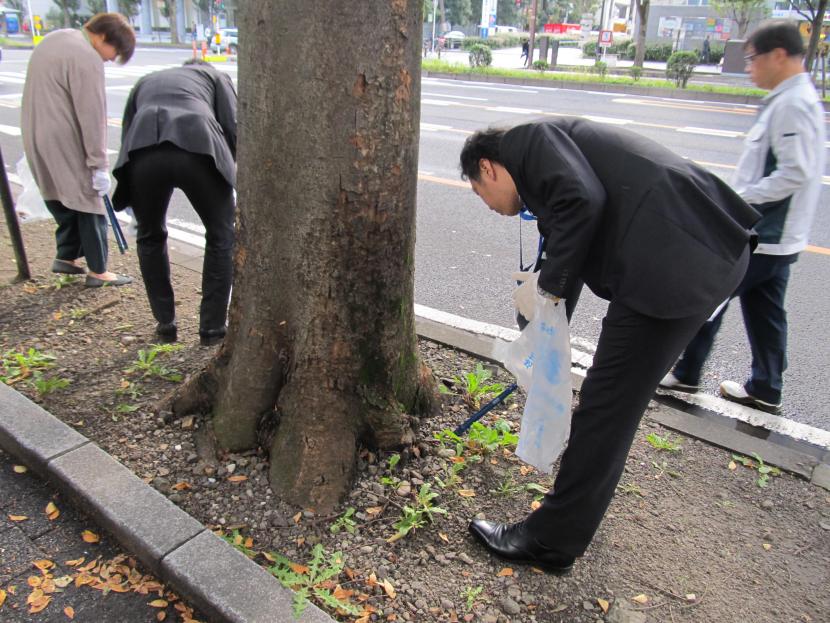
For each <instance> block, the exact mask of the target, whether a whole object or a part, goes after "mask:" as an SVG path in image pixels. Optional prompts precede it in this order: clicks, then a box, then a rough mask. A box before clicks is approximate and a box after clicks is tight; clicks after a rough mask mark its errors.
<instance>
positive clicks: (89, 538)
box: [81, 530, 101, 543]
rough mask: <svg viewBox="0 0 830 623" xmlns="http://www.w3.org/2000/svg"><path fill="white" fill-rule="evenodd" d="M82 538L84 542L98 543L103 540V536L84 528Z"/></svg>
mask: <svg viewBox="0 0 830 623" xmlns="http://www.w3.org/2000/svg"><path fill="white" fill-rule="evenodd" d="M81 538H82V539H83V540H84V543H97V542H98V541H100V540H101V538H100V537H99V536H98V535H97V534H95V533H94V532H92V531H90V530H84V531H83V532H82V533H81Z"/></svg>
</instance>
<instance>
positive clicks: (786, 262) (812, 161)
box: [660, 22, 826, 413]
mask: <svg viewBox="0 0 830 623" xmlns="http://www.w3.org/2000/svg"><path fill="white" fill-rule="evenodd" d="M744 51H745V52H746V56H745V57H744V59H745V61H746V66H747V70H748V72H749V75H750V77H751V79H752V81H753V82H754V83H755V84H756V85H758V86H759V87H761V88H762V89H769V91H770V92H769V93H768V94H767V95H766V97H764V99H763V101H762V105H761V109H760V111H759V114H758V118H757V120H756V122H755V125H753V126H752V129H751V130H750V131H749V133H748V134H747V138H746V141H745V144H744V151H743V153H742V154H741V158H740V160H739V161H738V166H737V168H736V170H735V174H734V176H733V178H732V186H733V188H734V189H735V191H736V192H737V193H738V194H739V195H740V196H741V198H743V199H744V200H745V201H746V202H747V203H749V204H750V205H752V206H753V207H754V208H755V209H756V210H758V211H759V212H760V213H761V215H762V218H761V220H760V221H759V223H758V224H757V225H756V231H757V232H758V236H759V244H758V248H757V249H756V250H755V253H754V254H753V256H752V259H751V260H750V262H749V268H748V269H747V274H746V276H745V277H744V280H743V281H742V283H741V284H740V285H739V286H738V289H737V290H736V291H735V293H734V296H735V297H739V298H740V300H741V310H742V312H743V317H744V325H745V327H746V332H747V337H748V338H749V344H750V347H751V349H752V372H751V375H750V378H749V380H748V381H746V383H744V384H740V383H736V382H734V381H724V382H722V383H721V385H720V393H721V395H722V396H723V397H724V398H726V399H727V400H732V401H733V402H738V403H741V404H746V405H750V406H752V407H755V408H758V409H762V410H764V411H768V412H771V413H776V412H778V411H779V409H780V407H781V392H782V386H783V381H782V376H783V372H784V370H785V369H786V367H787V314H786V310H785V309H784V296H785V293H786V289H787V282H788V281H789V278H790V265H791V264H792V263H793V262H795V261H796V260H797V259H798V254H799V253H800V252H801V251H803V250H804V249H805V248H806V247H807V237H808V235H809V233H810V226H811V224H812V222H813V217H814V215H815V211H816V208H817V206H818V203H819V198H820V195H821V184H822V173H823V171H824V158H825V156H824V154H825V141H826V137H825V127H824V111H823V109H822V106H821V104H820V102H819V99H818V95H817V94H816V89H815V87H814V86H813V84H812V82H811V81H810V76H809V75H808V74H807V73H806V72H805V71H804V65H803V62H804V42H803V40H802V38H801V34H800V33H799V32H798V29H797V28H796V27H795V26H793V25H792V24H789V23H786V22H772V23H769V24H767V25H765V26H763V27H761V28H759V29H758V30H756V31H755V32H754V33H752V35H750V37H749V38H748V39H747V41H746V43H745V44H744ZM725 310H726V307H725V306H724V307H723V309H721V311H720V313H719V314H718V315H717V316H716V317H715V318H713V319H712V320H710V321H709V322H707V323H705V324H704V325H703V327H702V328H701V329H700V331H699V332H698V334H697V335H696V336H695V338H694V339H693V340H692V341H691V342H690V343H689V345H688V346H687V347H686V350H685V351H684V353H683V356H682V357H681V359H680V361H679V362H678V363H677V365H676V366H675V368H674V370H673V372H670V373H669V374H668V375H667V376H666V377H665V378H664V379H663V381H662V382H661V383H660V386H661V387H664V388H668V389H674V390H679V391H686V392H692V393H693V392H696V391H697V390H698V383H699V380H700V372H701V368H702V367H703V363H704V361H705V360H706V357H707V356H708V355H709V351H710V350H711V348H712V344H713V342H714V339H715V334H716V333H717V331H718V328H719V327H720V324H721V320H722V318H723V312H724V311H725Z"/></svg>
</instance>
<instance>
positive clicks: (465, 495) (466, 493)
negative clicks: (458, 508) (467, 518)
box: [458, 489, 476, 498]
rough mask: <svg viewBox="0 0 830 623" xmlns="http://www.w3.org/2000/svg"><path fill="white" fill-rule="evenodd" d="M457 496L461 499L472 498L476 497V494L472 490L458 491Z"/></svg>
mask: <svg viewBox="0 0 830 623" xmlns="http://www.w3.org/2000/svg"><path fill="white" fill-rule="evenodd" d="M458 495H460V496H461V497H462V498H474V497H475V496H476V492H475V491H473V490H472V489H459V490H458Z"/></svg>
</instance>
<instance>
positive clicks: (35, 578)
mask: <svg viewBox="0 0 830 623" xmlns="http://www.w3.org/2000/svg"><path fill="white" fill-rule="evenodd" d="M42 582H43V578H41V577H40V576H39V575H30V576H29V577H28V578H26V584H28V585H29V586H31V587H32V588H37V587H38V586H40V584H41V583H42Z"/></svg>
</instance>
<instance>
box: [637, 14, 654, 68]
mask: <svg viewBox="0 0 830 623" xmlns="http://www.w3.org/2000/svg"><path fill="white" fill-rule="evenodd" d="M636 3H637V17H638V19H637V21H638V22H639V25H638V28H637V47H636V51H635V52H634V66H635V67H642V66H643V62H644V61H645V59H646V31H647V30H648V9H649V5H650V4H651V0H636Z"/></svg>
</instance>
